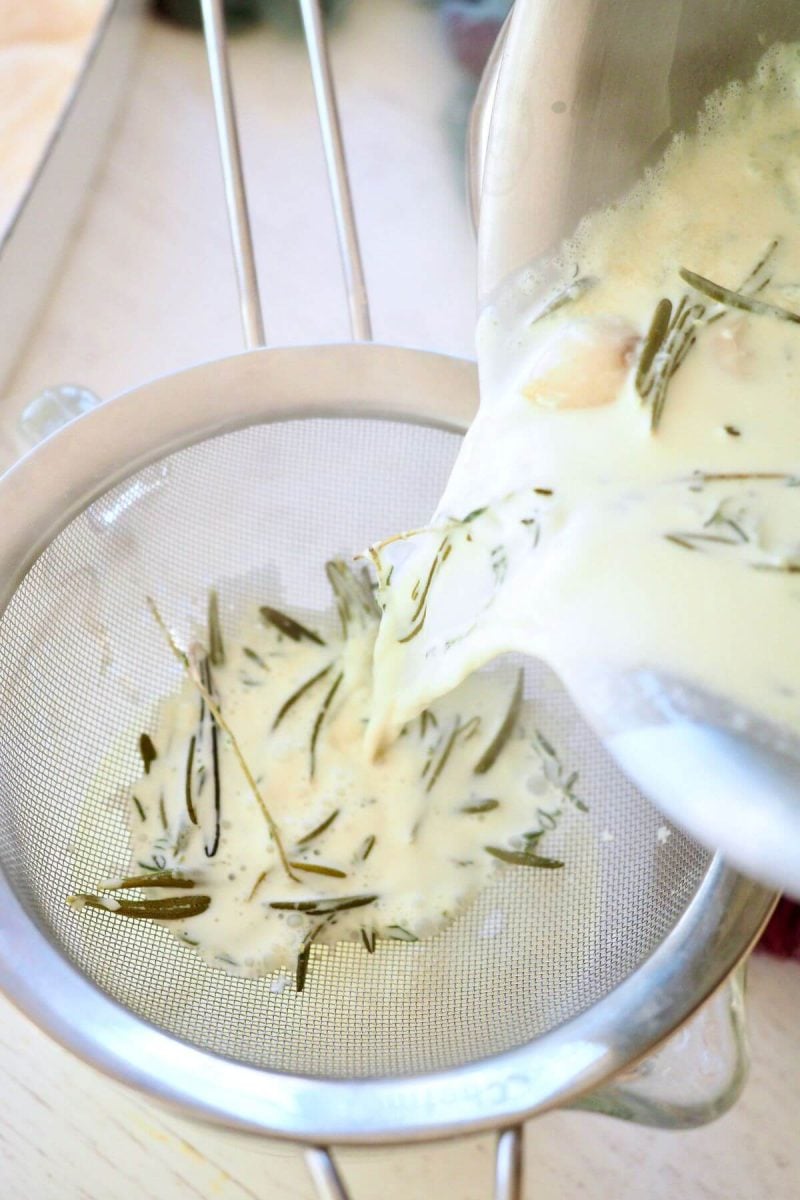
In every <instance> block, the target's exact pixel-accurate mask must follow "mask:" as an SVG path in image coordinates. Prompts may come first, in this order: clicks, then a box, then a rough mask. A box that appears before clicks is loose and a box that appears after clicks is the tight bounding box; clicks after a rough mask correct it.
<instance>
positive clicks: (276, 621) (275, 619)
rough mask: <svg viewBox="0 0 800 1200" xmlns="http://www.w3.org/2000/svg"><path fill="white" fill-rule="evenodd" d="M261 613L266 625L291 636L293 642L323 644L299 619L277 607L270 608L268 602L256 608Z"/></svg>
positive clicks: (316, 634) (317, 635)
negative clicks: (296, 619)
mask: <svg viewBox="0 0 800 1200" xmlns="http://www.w3.org/2000/svg"><path fill="white" fill-rule="evenodd" d="M258 611H259V612H260V613H261V616H262V618H263V620H264V621H265V622H266V623H267V625H272V626H274V628H275V629H277V630H278V632H279V633H282V634H284V635H285V636H286V637H288V638H291V640H292V641H293V642H302V641H306V642H316V644H317V645H318V646H324V645H325V642H324V641H323V639H322V638H321V637H320V636H319V634H318V633H315V632H314V630H313V629H308V628H307V627H306V626H305V625H301V624H300V622H299V621H295V619H294V617H290V616H287V614H286V613H283V612H281V611H280V609H278V608H272V607H271V606H270V605H269V604H262V606H261V607H260V608H259V610H258Z"/></svg>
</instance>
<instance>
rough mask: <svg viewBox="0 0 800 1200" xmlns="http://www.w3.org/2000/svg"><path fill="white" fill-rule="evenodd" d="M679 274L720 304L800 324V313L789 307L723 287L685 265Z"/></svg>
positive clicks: (696, 289)
mask: <svg viewBox="0 0 800 1200" xmlns="http://www.w3.org/2000/svg"><path fill="white" fill-rule="evenodd" d="M678 274H679V275H680V277H681V279H683V280H684V281H685V282H686V283H688V284H689V285H690V287H693V288H694V289H695V291H696V292H701V293H702V294H703V295H704V296H708V297H709V299H711V300H716V301H717V303H718V304H724V305H726V306H727V307H728V308H738V309H740V310H741V311H743V312H750V313H754V314H755V315H756V316H760V317H778V319H779V320H781V321H791V322H793V324H795V325H800V313H796V312H792V311H791V310H790V309H788V308H781V306H780V305H779V304H768V303H767V301H766V300H759V299H758V298H757V297H755V296H747V295H745V294H744V292H736V291H734V290H733V289H732V288H727V287H723V286H722V284H720V283H714V282H713V280H711V279H706V277H705V276H704V275H697V274H696V273H695V272H694V271H687V270H686V268H685V267H681V268H680V270H679V272H678Z"/></svg>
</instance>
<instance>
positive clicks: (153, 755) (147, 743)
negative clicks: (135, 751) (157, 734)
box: [139, 733, 158, 775]
mask: <svg viewBox="0 0 800 1200" xmlns="http://www.w3.org/2000/svg"><path fill="white" fill-rule="evenodd" d="M139 753H140V754H141V756H142V763H143V764H144V773H145V775H149V774H150V768H151V766H152V765H153V763H154V762H155V760H156V759H157V758H158V751H157V750H156V748H155V746H154V745H153V739H152V738H151V737H150V734H149V733H142V734H140V736H139Z"/></svg>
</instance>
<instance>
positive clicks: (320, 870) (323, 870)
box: [289, 862, 347, 879]
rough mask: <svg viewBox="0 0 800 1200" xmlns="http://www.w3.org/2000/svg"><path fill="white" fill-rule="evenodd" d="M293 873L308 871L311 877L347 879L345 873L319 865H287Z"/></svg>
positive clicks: (335, 868)
mask: <svg viewBox="0 0 800 1200" xmlns="http://www.w3.org/2000/svg"><path fill="white" fill-rule="evenodd" d="M289 865H290V867H291V868H292V870H293V871H310V872H311V874H312V875H330V876H331V878H332V879H347V872H346V871H340V870H339V868H338V867H326V866H323V865H322V864H321V863H309V862H292V863H290V864H289Z"/></svg>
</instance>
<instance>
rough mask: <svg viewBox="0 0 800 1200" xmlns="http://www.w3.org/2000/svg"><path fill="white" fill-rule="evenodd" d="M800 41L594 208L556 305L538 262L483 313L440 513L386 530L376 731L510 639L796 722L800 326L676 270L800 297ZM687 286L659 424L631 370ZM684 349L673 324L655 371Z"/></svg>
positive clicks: (558, 663) (573, 678)
mask: <svg viewBox="0 0 800 1200" xmlns="http://www.w3.org/2000/svg"><path fill="white" fill-rule="evenodd" d="M799 55H800V51H798V48H797V47H795V46H792V47H782V48H777V49H774V50H773V51H772V52H770V54H769V55H767V57H766V58H765V60H764V61H763V62H762V64H761V67H760V68H759V71H758V72H757V74H756V76H755V77H754V79H753V80H752V81H751V82H750V83H749V84H748V85H747V86H735V87H730V88H728V89H727V90H726V91H724V92H723V93H721V94H720V95H717V96H715V97H712V99H711V100H710V101H709V103H708V106H707V109H706V111H705V113H704V114H703V116H702V118H701V120H700V124H699V130H698V133H697V135H696V136H693V137H691V138H684V139H681V140H677V141H676V142H675V143H673V145H672V146H671V148H670V149H669V151H668V152H667V154H666V156H665V159H664V161H663V162H662V163H661V165H660V166H659V168H658V169H657V170H656V171H655V172H653V173H652V175H651V176H650V177H649V178H648V179H647V180H645V181H644V183H643V184H642V185H641V186H640V187H639V188H638V189H637V190H636V192H635V193H633V194H632V195H631V196H629V197H628V198H627V199H626V200H625V201H624V202H622V203H621V204H619V205H618V206H617V207H616V208H614V209H613V210H610V211H606V212H603V213H599V214H595V215H593V216H592V217H590V218H589V219H587V221H586V222H585V223H584V225H583V226H582V227H581V229H580V230H579V231H578V234H577V236H576V237H575V239H574V241H573V242H572V243H571V244H570V245H568V246H566V247H565V249H564V252H563V260H562V263H561V266H562V268H563V276H564V280H565V285H564V289H563V291H562V293H561V294H560V296H559V295H557V294H556V295H554V296H552V297H551V298H550V299H551V301H560V302H558V303H551V304H550V306H549V311H548V305H547V303H545V304H544V305H543V303H542V301H541V298H539V300H538V302H536V303H534V300H533V298H532V297H533V294H534V293H535V292H536V288H537V284H538V277H537V276H536V275H535V274H534V273H533V272H529V273H527V274H525V275H523V276H522V277H521V278H520V279H516V280H514V281H513V282H512V283H511V284H510V285H509V286H508V289H507V291H506V293H505V294H504V295H502V296H500V297H499V299H498V302H497V304H496V305H495V306H493V307H492V308H490V309H489V310H488V311H484V313H483V315H482V318H481V321H480V324H479V329H478V348H479V360H480V366H481V384H482V393H481V394H482V400H481V407H480V411H479V413H478V415H477V417H476V419H475V422H474V424H473V426H472V427H471V429H470V431H469V433H468V434H467V437H466V439H465V441H464V444H463V448H462V450H461V453H460V455H459V458H458V461H457V463H456V466H455V468H454V470H453V473H452V476H451V478H450V481H449V483H448V485H447V488H446V491H445V493H444V496H443V497H442V501H441V503H440V505H439V507H438V509H437V511H436V513H435V514H434V517H433V521H432V526H431V528H430V529H429V530H425V531H422V532H419V533H417V534H415V535H412V536H410V537H408V538H406V539H398V540H395V541H393V542H391V543H387V544H384V545H382V546H378V547H376V548H375V549H374V550H373V559H374V561H375V563H376V565H377V567H378V571H379V577H380V579H381V584H382V587H381V602H382V604H383V605H384V607H385V615H384V618H383V621H382V625H381V630H380V635H379V638H378V642H377V647H376V702H377V704H378V707H377V708H376V711H375V712H374V714H373V721H372V726H371V730H370V738H371V744H372V746H373V747H377V746H379V745H381V744H388V743H390V742H391V739H392V737H393V736H395V734H396V732H397V730H398V729H399V728H400V726H401V725H402V724H403V723H404V722H406V721H408V720H409V719H410V718H411V717H412V716H413V715H414V714H415V713H417V712H418V711H419V710H420V709H421V708H422V707H423V706H424V705H426V704H429V703H430V702H431V701H432V699H434V698H435V697H436V696H439V695H442V694H444V693H446V692H447V691H448V690H449V689H450V688H452V687H454V686H455V685H456V684H458V682H459V681H460V680H461V679H463V678H465V677H466V676H467V675H468V674H469V673H470V672H471V671H473V670H474V669H475V668H476V667H478V666H480V665H481V664H482V663H485V662H486V661H488V660H489V659H491V658H492V657H494V656H495V655H498V654H500V653H503V652H506V651H509V650H516V651H522V652H525V653H529V654H532V655H536V656H538V657H541V658H543V659H545V660H547V661H549V662H550V664H551V665H552V666H554V667H555V669H556V670H557V671H558V673H559V674H560V675H561V676H562V677H563V678H564V679H565V680H566V681H567V682H568V683H569V684H570V686H571V687H572V688H573V689H574V690H575V692H576V694H578V695H579V696H581V697H582V698H584V697H585V696H586V695H587V693H588V691H589V687H590V684H591V682H592V680H594V679H596V678H598V677H602V678H612V679H613V678H617V679H619V678H623V677H625V676H626V675H628V674H629V673H632V672H640V671H650V670H654V671H656V672H661V673H663V674H666V675H669V676H671V677H673V678H677V679H679V680H681V681H683V682H684V683H686V684H689V685H693V686H694V687H696V688H699V689H702V691H703V693H704V694H708V695H710V696H712V697H715V696H719V697H726V698H728V699H729V700H731V701H732V702H733V703H734V704H735V705H737V706H740V707H741V709H742V710H745V711H746V712H747V713H749V714H754V715H755V716H757V717H760V718H764V719H767V720H769V721H771V722H776V723H778V725H779V726H781V727H784V728H786V729H789V730H791V729H796V728H797V725H798V718H799V717H800V699H799V697H798V686H800V685H798V680H800V638H799V637H798V636H797V628H798V625H797V622H798V612H800V609H798V603H799V602H800V574H798V573H796V572H799V571H800V486H797V484H798V483H799V482H800V326H799V325H798V324H795V323H791V322H790V321H788V320H786V319H779V318H778V317H776V316H775V315H774V314H773V313H771V312H767V313H766V314H763V313H762V314H754V313H750V312H743V311H739V310H738V309H737V308H735V307H731V306H730V305H728V304H723V303H718V302H716V301H715V300H713V299H710V298H709V297H708V296H707V295H705V294H704V293H703V292H702V291H699V290H697V289H696V288H694V287H693V286H690V285H689V284H688V283H687V282H686V281H685V280H684V279H682V278H681V276H680V275H679V269H680V268H681V267H684V268H687V269H688V270H689V271H692V272H694V273H696V274H699V275H701V276H704V277H707V278H708V279H710V280H712V281H714V282H716V283H718V284H722V285H724V286H725V287H727V288H732V289H741V290H743V291H745V292H747V293H748V294H749V295H750V296H751V297H754V296H757V298H758V299H759V300H762V301H764V302H766V303H768V304H771V305H778V306H782V307H783V308H785V309H789V310H792V311H795V312H797V311H800V165H799V164H800V159H799V158H798V154H797V152H798V149H800V57H799ZM759 264H761V265H760V266H759ZM684 296H685V297H686V299H685V301H684V305H685V307H686V308H687V309H688V310H689V313H688V314H687V316H688V317H689V318H691V323H690V325H689V328H690V330H691V332H692V334H693V337H692V339H691V342H690V344H689V345H687V347H686V352H685V357H683V360H682V361H681V362H680V363H679V365H678V367H677V369H676V370H675V371H674V374H672V375H671V377H670V378H669V381H668V387H667V389H666V392H665V395H664V398H663V410H662V412H661V417H660V420H659V421H657V422H656V427H655V428H653V427H652V419H653V397H652V394H651V396H650V397H649V398H648V397H644V398H643V397H642V395H641V394H640V392H639V391H638V390H637V386H636V376H637V371H638V370H639V368H640V365H641V358H642V352H643V347H644V345H645V341H646V338H647V334H648V330H649V329H650V326H651V321H652V318H653V315H654V312H655V310H656V306H657V305H658V303H659V301H661V300H662V299H663V298H668V299H669V300H671V302H672V305H673V310H672V311H673V316H674V315H675V314H676V313H678V311H679V308H678V306H679V305H680V304H681V301H682V298H683V297H684ZM695 306H697V307H695ZM669 361H670V358H669V353H668V343H667V342H665V343H663V344H662V347H661V350H660V353H659V355H657V356H656V359H655V361H654V364H653V367H652V371H657V370H663V369H665V368H666V367H667V366H668V363H669ZM672 362H673V366H674V359H673V360H672ZM645 378H646V376H645ZM758 476H763V477H762V478H759V477H758ZM423 591H424V603H423V605H422V606H420V604H419V596H420V594H421V593H422V592H423ZM581 689H582V690H581ZM593 715H594V719H595V720H596V721H599V722H600V723H602V721H603V720H605V719H606V717H605V716H604V714H602V713H600V715H598V712H597V711H595V713H594V714H593Z"/></svg>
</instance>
